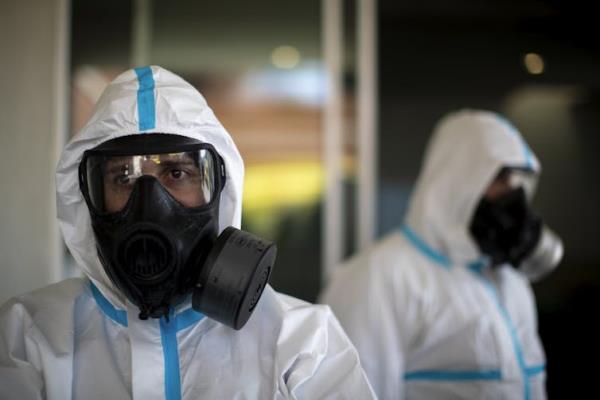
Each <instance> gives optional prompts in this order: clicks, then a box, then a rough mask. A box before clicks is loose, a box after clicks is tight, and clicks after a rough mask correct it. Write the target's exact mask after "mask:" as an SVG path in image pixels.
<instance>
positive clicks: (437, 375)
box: [320, 110, 545, 399]
mask: <svg viewBox="0 0 600 400" xmlns="http://www.w3.org/2000/svg"><path fill="white" fill-rule="evenodd" d="M504 167H514V168H519V169H525V170H528V171H530V172H531V174H532V176H533V178H532V179H531V180H530V181H529V182H528V184H527V185H526V187H524V188H523V189H524V191H525V193H526V195H527V197H528V198H531V196H532V195H533V191H534V189H535V181H536V178H535V177H536V176H537V175H538V174H539V171H540V165H539V162H538V160H537V159H536V157H535V156H534V155H533V153H532V152H531V150H530V149H529V147H528V146H527V144H526V143H525V142H524V140H523V138H522V137H521V135H520V133H519V132H518V131H517V130H516V129H515V128H514V127H513V126H512V125H511V124H510V123H509V122H508V121H506V120H505V119H504V118H502V117H501V116H499V115H497V114H494V113H492V112H487V111H476V110H462V111H459V112H454V113H451V114H449V115H447V116H446V117H444V118H443V119H442V120H441V121H440V122H439V123H438V125H437V126H436V128H435V130H434V133H433V136H432V138H431V140H430V143H429V145H428V148H427V151H426V153H425V157H424V163H423V166H422V169H421V172H420V176H419V178H418V181H417V183H416V187H415V190H414V193H413V195H412V198H411V203H410V207H409V210H408V214H407V217H406V219H405V224H404V225H403V227H402V229H401V230H400V231H399V232H393V233H391V234H389V235H387V236H386V237H384V238H383V239H382V240H380V241H379V242H378V243H376V244H374V245H373V246H371V247H370V248H367V249H366V250H365V251H363V252H361V253H359V254H358V255H356V256H354V257H352V258H351V259H350V260H349V261H347V262H346V263H345V264H344V265H342V266H340V267H339V268H338V269H337V270H336V271H335V273H334V274H333V277H332V280H331V282H330V283H329V285H328V287H327V288H326V289H325V291H324V292H323V293H322V295H321V298H320V300H321V301H322V302H323V303H325V304H329V305H330V306H331V307H332V309H333V311H334V313H335V314H336V316H337V317H338V319H339V320H340V323H341V324H342V326H343V327H344V329H345V330H346V332H347V333H348V335H349V336H350V339H351V340H352V341H353V342H354V344H355V345H356V347H357V349H358V352H359V354H360V357H361V362H362V364H363V367H364V368H365V371H366V372H367V375H368V376H369V379H370V381H371V384H372V385H373V388H374V390H375V392H376V394H377V395H378V396H379V397H380V398H382V399H400V398H411V399H442V398H461V399H475V398H478V399H480V398H503V399H540V398H545V372H544V371H545V356H544V352H543V349H542V346H541V343H540V340H539V337H538V334H537V316H536V309H535V302H534V299H533V294H532V290H531V286H530V283H529V280H528V279H527V278H526V277H525V275H523V274H522V273H521V272H519V271H518V270H516V269H515V268H513V267H511V266H509V265H502V266H500V267H495V268H492V266H491V265H490V263H489V262H488V260H487V259H486V257H484V256H483V255H482V254H481V252H480V250H479V249H478V247H477V244H476V242H475V240H474V239H473V238H472V237H471V234H470V232H469V226H470V223H471V220H472V216H473V214H474V211H475V209H476V207H477V205H478V203H479V201H480V199H481V198H482V197H483V194H484V193H485V191H486V189H487V187H488V186H489V185H490V183H491V182H492V181H493V180H494V178H495V177H496V176H497V174H498V173H499V172H500V170H501V169H502V168H504Z"/></svg>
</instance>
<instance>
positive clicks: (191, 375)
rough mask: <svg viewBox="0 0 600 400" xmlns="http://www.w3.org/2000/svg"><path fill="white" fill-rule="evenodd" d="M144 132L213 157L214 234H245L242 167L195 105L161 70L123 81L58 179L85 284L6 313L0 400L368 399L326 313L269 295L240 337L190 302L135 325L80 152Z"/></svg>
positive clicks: (10, 306)
mask: <svg viewBox="0 0 600 400" xmlns="http://www.w3.org/2000/svg"><path fill="white" fill-rule="evenodd" d="M150 132H160V133H173V134H178V135H184V136H189V137H191V138H195V139H198V140H201V141H204V142H207V143H211V144H212V145H213V146H214V147H215V149H216V150H217V152H218V153H219V154H220V155H221V156H222V157H223V159H224V161H225V165H226V171H227V181H226V182H227V183H226V185H225V187H224V189H223V192H222V193H221V205H220V210H219V227H220V230H223V229H224V228H225V227H227V226H230V225H232V226H234V227H239V226H240V219H241V205H242V204H241V201H242V183H243V175H244V168H243V162H242V159H241V157H240V155H239V153H238V150H237V148H236V146H235V145H234V143H233V141H232V139H231V137H230V136H229V134H228V133H227V132H226V130H225V129H224V128H223V126H222V125H221V124H220V123H219V121H218V120H217V119H216V117H215V116H214V114H213V112H212V110H211V109H210V108H209V107H208V105H207V104H206V101H205V100H204V98H203V97H202V95H200V93H198V92H197V91H196V90H195V89H194V88H193V87H192V86H191V85H189V84H188V83H187V82H185V81H184V80H182V79H181V78H180V77H178V76H176V75H174V74H172V73H171V72H169V71H167V70H165V69H162V68H160V67H155V66H153V67H145V68H137V69H135V70H129V71H127V72H125V73H123V74H121V75H120V76H119V77H117V78H116V79H115V80H114V81H113V82H112V83H111V84H110V85H109V86H108V88H107V89H106V90H105V92H104V93H103V95H102V96H101V98H100V99H99V101H98V103H97V105H96V107H95V110H94V112H93V115H92V117H91V119H90V120H89V122H88V123H87V125H86V126H85V127H84V128H83V129H82V131H81V132H80V133H79V134H78V135H77V136H75V137H74V138H73V139H72V140H71V141H70V143H69V144H68V145H67V146H66V148H65V149H64V152H63V154H62V157H61V159H60V162H59V165H58V168H57V174H56V184H57V200H58V217H59V220H60V227H61V230H62V233H63V235H64V239H65V241H66V243H67V246H68V247H69V250H70V252H71V254H72V255H73V257H74V258H75V260H76V262H77V264H78V265H79V267H81V269H82V270H83V273H84V276H85V277H84V278H75V279H68V280H65V281H63V282H60V283H57V284H54V285H51V286H48V287H44V288H42V289H39V290H36V291H34V292H32V293H29V294H25V295H22V296H19V297H16V298H13V299H11V300H9V301H8V302H7V303H5V304H4V305H3V306H2V308H1V309H0V399H19V400H25V399H42V398H44V399H52V400H64V399H112V400H116V399H131V398H133V399H140V400H141V399H143V400H152V399H167V400H178V399H197V398H205V399H234V398H235V399H287V398H307V399H317V398H329V397H335V398H372V397H373V395H372V391H371V388H370V386H369V384H368V382H367V380H366V377H365V374H364V371H363V370H362V368H361V366H360V364H359V361H358V355H357V353H356V350H355V349H354V347H353V346H352V345H351V343H350V341H349V340H348V338H347V336H346V335H345V334H344V332H343V331H342V329H341V327H340V325H339V323H338V322H337V320H336V319H335V318H334V317H333V315H332V313H331V311H330V310H329V308H328V307H325V306H314V305H310V304H308V303H305V302H303V301H300V300H298V299H294V298H292V297H289V296H286V295H282V294H278V293H276V292H275V291H274V290H273V289H272V288H271V287H267V288H266V289H265V292H264V293H263V296H262V298H261V299H260V301H259V303H258V306H257V307H256V309H255V311H254V314H253V315H252V317H251V318H250V320H249V322H248V323H247V324H246V326H244V327H243V328H242V329H241V330H240V331H236V330H233V329H231V328H228V327H227V326H225V325H222V324H220V323H217V322H216V321H214V320H211V319H210V318H208V317H205V316H204V315H203V314H201V313H199V312H197V311H195V310H194V309H192V308H191V304H190V303H191V302H190V301H189V300H188V301H186V302H184V303H183V304H180V305H179V306H178V307H177V308H176V309H175V310H174V313H173V315H172V316H171V317H170V318H169V319H168V320H167V319H166V318H165V317H162V318H160V319H148V320H145V321H144V320H140V319H139V318H138V313H139V310H138V309H137V307H135V306H134V305H132V304H131V303H130V302H128V301H127V300H126V299H125V298H124V296H123V295H122V294H121V293H120V292H119V291H118V290H117V289H116V288H115V286H114V285H113V283H112V282H111V280H110V279H109V278H108V276H107V275H106V273H105V271H104V269H103V268H102V265H101V263H100V261H99V259H98V256H97V251H96V244H95V239H94V234H93V232H92V228H91V224H90V214H89V212H88V209H87V207H86V204H85V202H84V199H83V198H82V194H81V191H80V188H79V184H78V165H79V162H80V160H81V158H82V153H83V152H84V151H85V150H86V149H90V148H93V147H95V146H97V145H98V144H100V143H102V142H104V141H107V140H109V139H112V138H116V137H120V136H124V135H132V134H145V133H150ZM40 268H43V266H40Z"/></svg>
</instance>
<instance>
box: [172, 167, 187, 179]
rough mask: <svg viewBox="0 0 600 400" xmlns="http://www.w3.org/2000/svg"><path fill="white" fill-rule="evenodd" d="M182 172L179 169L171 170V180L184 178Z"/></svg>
mask: <svg viewBox="0 0 600 400" xmlns="http://www.w3.org/2000/svg"><path fill="white" fill-rule="evenodd" d="M184 174H185V173H184V172H183V171H182V170H180V169H173V170H171V177H172V178H173V179H181V178H183V177H184Z"/></svg>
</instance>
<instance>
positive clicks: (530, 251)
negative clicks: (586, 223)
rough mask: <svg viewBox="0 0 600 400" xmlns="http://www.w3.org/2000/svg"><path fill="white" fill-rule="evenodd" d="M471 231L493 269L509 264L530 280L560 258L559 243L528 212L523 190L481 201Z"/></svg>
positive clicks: (519, 189)
mask: <svg viewBox="0 0 600 400" xmlns="http://www.w3.org/2000/svg"><path fill="white" fill-rule="evenodd" d="M470 231H471V235H472V236H473V238H474V239H475V242H476V243H477V245H478V246H479V249H480V250H481V252H482V253H484V254H486V255H488V256H489V257H490V260H491V264H492V265H493V266H500V265H503V264H510V265H512V266H514V267H516V268H518V269H520V270H521V271H522V272H523V273H524V274H525V275H527V276H528V277H529V278H530V279H531V280H537V279H539V278H541V277H543V276H544V275H546V274H547V273H548V272H550V271H551V270H552V269H554V268H555V267H556V266H557V265H558V263H559V262H560V260H561V258H562V255H563V246H562V241H561V240H560V238H559V237H558V236H557V235H556V234H555V233H554V232H553V231H552V230H550V228H548V227H547V226H546V225H545V224H544V223H543V221H542V219H541V218H540V217H538V216H537V215H536V214H535V213H534V212H533V211H532V210H531V208H530V206H529V203H528V201H527V196H526V193H525V190H524V188H523V187H519V188H515V189H512V190H510V191H508V192H507V193H505V194H503V195H501V196H499V197H498V198H496V199H493V200H489V199H486V198H483V199H481V200H480V202H479V204H478V206H477V209H476V210H475V214H474V216H473V219H472V221H471V225H470Z"/></svg>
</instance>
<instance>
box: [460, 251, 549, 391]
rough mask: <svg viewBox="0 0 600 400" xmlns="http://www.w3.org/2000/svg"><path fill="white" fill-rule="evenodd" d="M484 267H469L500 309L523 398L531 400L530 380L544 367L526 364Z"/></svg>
mask: <svg viewBox="0 0 600 400" xmlns="http://www.w3.org/2000/svg"><path fill="white" fill-rule="evenodd" d="M482 266H483V264H482V263H473V264H471V265H470V266H469V268H470V269H471V271H473V272H474V273H475V275H476V276H477V277H478V278H479V279H480V280H481V281H482V283H483V284H484V286H485V288H486V289H487V290H488V292H489V293H490V295H491V296H492V300H493V301H494V303H495V304H496V308H497V309H498V312H499V313H500V316H501V317H502V319H503V321H504V325H505V326H506V329H507V331H508V333H509V335H510V338H511V342H512V345H513V350H514V353H515V357H516V358H517V363H518V365H519V369H520V371H521V379H522V380H523V398H524V399H525V400H529V399H530V398H531V390H530V384H529V379H530V378H531V377H532V376H533V375H536V374H537V373H540V372H541V371H543V367H542V366H534V367H531V368H529V367H527V365H526V364H525V358H524V356H523V347H522V346H521V341H520V340H519V337H518V335H517V330H516V329H515V326H514V324H513V322H512V320H511V318H510V315H509V313H508V310H507V309H506V307H504V305H503V304H502V302H501V300H500V296H499V294H498V291H497V289H496V287H495V286H494V284H493V283H492V282H491V281H490V279H488V278H487V277H486V276H485V275H484V274H483V272H482Z"/></svg>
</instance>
